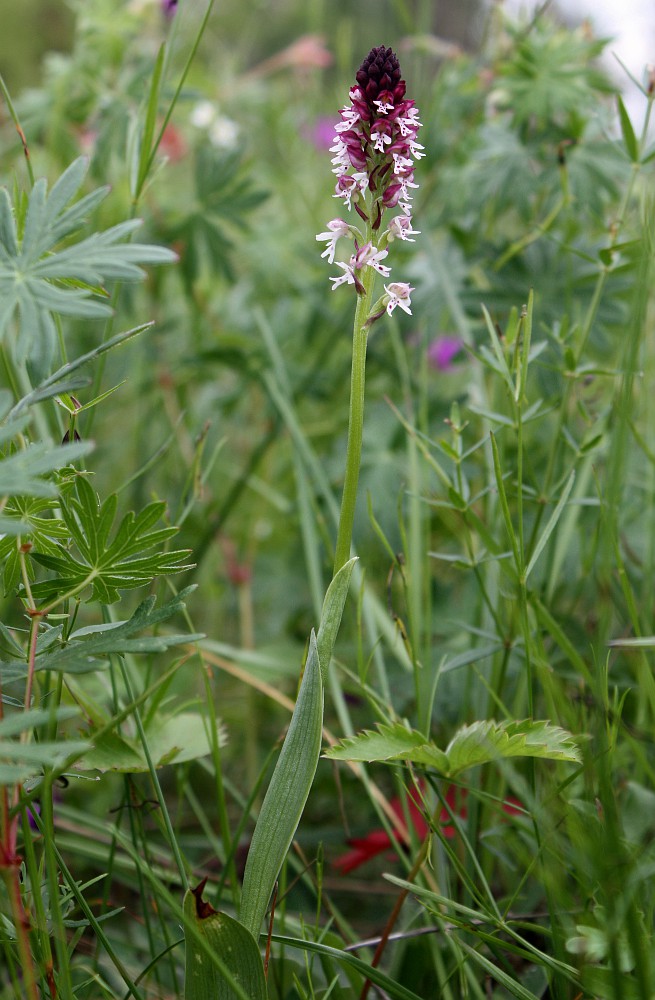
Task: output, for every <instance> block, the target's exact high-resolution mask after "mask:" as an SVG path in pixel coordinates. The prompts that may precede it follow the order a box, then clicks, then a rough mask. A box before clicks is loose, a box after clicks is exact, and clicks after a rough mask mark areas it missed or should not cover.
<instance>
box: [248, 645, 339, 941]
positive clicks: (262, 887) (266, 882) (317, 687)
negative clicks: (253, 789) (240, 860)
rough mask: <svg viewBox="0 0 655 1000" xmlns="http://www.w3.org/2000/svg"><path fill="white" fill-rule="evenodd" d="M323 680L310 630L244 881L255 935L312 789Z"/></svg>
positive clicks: (318, 751) (318, 752)
mask: <svg viewBox="0 0 655 1000" xmlns="http://www.w3.org/2000/svg"><path fill="white" fill-rule="evenodd" d="M322 726H323V681H322V679H321V668H320V664H319V659H318V650H317V646H316V636H315V635H314V631H313V630H312V634H311V637H310V640H309V653H308V655H307V662H306V664H305V672H304V675H303V679H302V683H301V685H300V691H299V692H298V700H297V702H296V707H295V709H294V712H293V715H292V717H291V722H290V724H289V730H288V732H287V735H286V737H285V740H284V743H283V745H282V750H281V751H280V756H279V759H278V762H277V765H276V767H275V770H274V772H273V777H272V778H271V783H270V785H269V786H268V790H267V792H266V795H265V797H264V802H263V803H262V807H261V810H260V813H259V818H258V820H257V825H256V826H255V832H254V833H253V838H252V843H251V845H250V850H249V851H248V860H247V862H246V870H245V874H244V877H243V891H242V895H241V914H240V919H241V923H242V924H243V925H244V927H247V928H248V930H249V931H250V933H251V934H252V935H253V936H254V937H257V935H258V934H259V931H260V928H261V924H262V920H263V919H264V915H265V913H266V908H267V906H268V901H269V899H270V897H271V893H272V891H273V886H274V885H275V880H276V878H277V877H278V874H279V871H280V868H281V867H282V863H283V862H284V859H285V857H286V854H287V851H288V850H289V847H290V845H291V841H292V839H293V835H294V833H295V832H296V827H297V826H298V823H299V822H300V817H301V815H302V811H303V809H304V808H305V803H306V801H307V797H308V795H309V791H310V789H311V787H312V782H313V780H314V775H315V774H316V767H317V764H318V758H319V754H320V750H321V732H322Z"/></svg>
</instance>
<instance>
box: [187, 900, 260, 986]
mask: <svg viewBox="0 0 655 1000" xmlns="http://www.w3.org/2000/svg"><path fill="white" fill-rule="evenodd" d="M203 888H204V883H201V884H200V885H199V886H198V887H197V888H196V889H193V890H192V889H189V890H187V892H186V895H185V897H184V915H185V917H186V918H187V920H188V921H189V923H190V924H191V925H192V927H193V928H195V930H196V931H197V932H198V934H199V935H200V936H201V937H202V939H204V941H206V943H207V945H208V946H209V948H210V949H211V951H212V952H213V954H214V955H215V956H216V958H217V961H212V959H210V957H209V955H207V953H206V952H205V951H203V950H202V949H201V948H199V947H198V942H197V940H196V937H195V935H194V934H192V933H190V932H189V928H188V927H187V926H185V928H184V936H185V943H186V965H185V972H184V1000H244V998H245V1000H266V996H267V990H266V979H265V977H264V966H263V963H262V959H261V955H260V953H259V947H258V945H257V942H256V941H255V939H254V937H253V936H252V934H251V933H250V932H249V931H247V930H246V928H245V927H244V926H243V924H240V923H239V921H238V920H235V919H234V918H233V917H230V916H228V915H227V913H218V912H217V911H216V910H214V909H213V907H212V906H210V905H209V903H206V902H205V901H204V900H203V899H202V890H203ZM219 966H222V968H220V967H219ZM235 987H236V988H235Z"/></svg>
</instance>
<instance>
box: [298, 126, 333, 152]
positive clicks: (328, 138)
mask: <svg viewBox="0 0 655 1000" xmlns="http://www.w3.org/2000/svg"><path fill="white" fill-rule="evenodd" d="M334 129H335V121H334V118H317V119H316V121H315V122H314V124H313V125H312V126H309V127H307V128H305V130H304V131H305V134H306V136H307V138H308V139H309V140H310V141H311V142H312V143H313V145H314V146H315V147H316V149H318V150H320V151H321V152H323V151H324V150H326V149H327V150H329V148H330V146H331V145H332V143H333V142H334Z"/></svg>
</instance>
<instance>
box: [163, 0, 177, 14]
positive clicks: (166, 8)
mask: <svg viewBox="0 0 655 1000" xmlns="http://www.w3.org/2000/svg"><path fill="white" fill-rule="evenodd" d="M161 9H162V11H163V12H164V16H165V17H174V16H175V12H176V10H177V0H161Z"/></svg>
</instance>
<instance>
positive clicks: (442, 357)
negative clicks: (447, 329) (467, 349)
mask: <svg viewBox="0 0 655 1000" xmlns="http://www.w3.org/2000/svg"><path fill="white" fill-rule="evenodd" d="M462 346H463V343H462V341H461V340H460V338H459V337H448V336H443V337H437V338H436V339H435V340H433V341H432V343H431V344H430V346H429V347H428V362H429V364H430V365H431V366H432V367H433V368H436V369H437V371H440V372H447V371H450V370H451V369H452V368H453V358H454V357H455V356H456V355H457V354H459V352H460V351H461V349H462Z"/></svg>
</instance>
